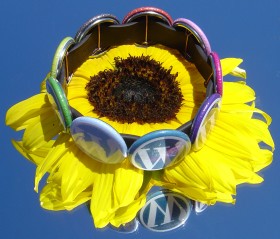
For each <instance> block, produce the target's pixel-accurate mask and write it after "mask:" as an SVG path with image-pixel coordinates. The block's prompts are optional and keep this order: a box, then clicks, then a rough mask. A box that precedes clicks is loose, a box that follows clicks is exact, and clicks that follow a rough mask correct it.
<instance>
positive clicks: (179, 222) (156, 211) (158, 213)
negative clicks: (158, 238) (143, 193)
mask: <svg viewBox="0 0 280 239" xmlns="http://www.w3.org/2000/svg"><path fill="white" fill-rule="evenodd" d="M190 213H191V202H190V200H189V199H188V198H186V197H184V196H182V195H180V194H178V193H174V192H171V191H168V190H161V191H158V192H155V193H153V194H151V195H149V196H148V198H147V202H146V204H145V206H144V207H143V208H141V210H140V213H139V221H140V223H141V225H143V226H144V227H145V228H147V229H149V230H152V231H155V232H166V231H171V230H174V229H176V228H178V227H180V226H183V225H184V224H185V222H186V221H187V219H188V218H189V216H190Z"/></svg>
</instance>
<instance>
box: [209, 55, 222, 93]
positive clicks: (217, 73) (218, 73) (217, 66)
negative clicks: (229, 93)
mask: <svg viewBox="0 0 280 239" xmlns="http://www.w3.org/2000/svg"><path fill="white" fill-rule="evenodd" d="M210 62H211V66H212V69H213V74H214V80H215V83H216V92H217V93H218V94H220V95H221V96H222V95H223V74H222V67H221V62H220V58H219V56H218V54H217V53H216V52H211V53H210Z"/></svg>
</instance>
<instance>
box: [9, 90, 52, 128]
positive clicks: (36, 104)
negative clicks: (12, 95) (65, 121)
mask: <svg viewBox="0 0 280 239" xmlns="http://www.w3.org/2000/svg"><path fill="white" fill-rule="evenodd" d="M46 97H47V96H46V94H38V95H34V96H32V97H30V98H28V99H26V100H24V101H21V102H19V103H17V104H15V105H14V106H12V107H11V108H10V109H9V110H8V111H7V114H6V124H7V125H9V126H10V127H12V128H13V129H15V130H22V129H25V128H26V126H27V125H29V124H30V122H33V121H34V117H37V116H38V115H40V114H41V113H44V112H45V111H48V110H49V107H50V105H46V102H47V99H46Z"/></svg>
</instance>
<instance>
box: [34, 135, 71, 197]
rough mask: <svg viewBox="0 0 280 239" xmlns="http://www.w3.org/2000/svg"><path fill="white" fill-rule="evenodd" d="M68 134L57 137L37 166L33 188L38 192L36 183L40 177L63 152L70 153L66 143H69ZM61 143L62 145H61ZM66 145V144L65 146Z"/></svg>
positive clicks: (50, 168) (37, 183)
mask: <svg viewBox="0 0 280 239" xmlns="http://www.w3.org/2000/svg"><path fill="white" fill-rule="evenodd" d="M70 137H71V136H70V135H69V134H61V135H59V137H58V138H57V140H56V142H55V144H54V146H53V148H52V150H51V151H50V152H49V153H48V155H47V157H46V158H45V160H44V161H42V163H41V164H40V165H39V166H38V167H37V169H36V176H35V187H34V190H35V191H36V192H38V185H39V182H40V180H41V179H42V177H43V176H44V175H45V174H46V173H47V172H48V171H50V170H53V168H52V167H53V166H54V165H55V164H56V163H57V162H58V161H59V160H60V158H61V157H62V156H63V155H64V154H71V152H69V150H68V147H67V144H68V143H69V138H70ZM61 145H63V147H61ZM65 145H66V146H65Z"/></svg>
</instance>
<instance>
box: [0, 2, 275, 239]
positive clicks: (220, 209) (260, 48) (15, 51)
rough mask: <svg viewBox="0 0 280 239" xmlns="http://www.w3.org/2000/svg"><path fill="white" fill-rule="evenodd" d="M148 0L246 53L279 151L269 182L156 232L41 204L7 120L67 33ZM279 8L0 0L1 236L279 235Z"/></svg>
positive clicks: (219, 44) (216, 45)
mask: <svg viewBox="0 0 280 239" xmlns="http://www.w3.org/2000/svg"><path fill="white" fill-rule="evenodd" d="M140 6H155V7H158V8H162V9H164V10H165V11H167V12H168V13H169V14H170V15H171V16H172V18H173V19H176V18H179V17H185V18H188V19H191V20H192V21H194V22H195V23H197V24H198V25H199V26H200V27H201V28H202V29H203V30H204V32H205V33H206V35H207V36H208V39H209V41H210V43H211V46H212V50H214V51H216V52H218V54H219V56H220V57H221V58H224V57H240V58H243V59H244V63H243V64H242V67H243V68H245V69H246V70H247V76H248V78H247V83H248V84H249V85H250V86H252V87H253V88H254V90H255V91H256V93H257V101H256V102H257V105H258V107H260V108H261V109H263V110H264V111H266V112H268V113H269V114H270V115H271V116H272V118H273V123H272V125H271V127H270V130H271V132H272V135H273V137H274V140H275V144H276V151H275V155H274V162H273V163H272V165H271V166H269V167H268V168H266V169H265V170H263V171H261V172H260V174H261V175H262V176H264V178H265V181H264V183H262V184H261V185H258V186H249V185H243V186H241V187H239V188H238V195H237V203H236V205H235V206H231V205H222V204H217V205H215V206H213V207H211V208H208V209H207V210H206V211H205V212H204V213H203V214H201V215H199V216H195V215H194V214H192V215H191V217H190V219H189V221H188V223H187V225H186V226H185V227H184V228H183V229H179V230H176V231H174V232H168V233H163V234H155V233H151V232H148V231H147V230H144V229H140V230H139V231H138V232H137V233H136V234H132V235H122V234H119V233H116V232H114V231H111V230H102V231H100V230H99V231H98V230H95V229H94V228H93V225H92V221H91V218H90V216H89V214H88V212H87V209H86V208H85V207H81V208H78V209H76V210H74V211H72V212H59V213H54V212H49V211H45V210H43V209H41V207H40V205H39V201H38V195H37V194H36V193H35V192H34V190H33V185H34V184H33V182H34V173H35V166H34V165H32V164H31V163H29V162H27V160H25V159H24V158H23V157H22V156H21V155H20V154H18V153H17V151H16V150H15V149H14V148H13V147H12V145H11V143H10V140H11V139H12V138H19V134H16V133H15V132H13V130H11V129H10V128H8V127H6V126H5V123H4V119H5V112H6V111H7V109H8V108H9V107H10V106H12V105H13V104H15V103H16V102H19V101H21V100H23V99H25V98H28V97H30V96H32V95H34V94H36V93H37V92H38V91H39V87H40V82H41V80H42V79H43V78H44V77H45V75H46V73H47V72H48V71H49V70H50V66H51V61H52V57H53V54H54V51H55V49H56V47H57V45H58V43H59V42H60V41H61V40H62V39H63V38H64V37H66V36H74V35H75V33H76V31H77V30H78V29H79V27H80V26H81V25H82V24H83V23H84V22H85V21H86V20H87V19H89V18H91V17H93V16H95V15H98V14H100V13H112V14H114V15H116V16H117V17H118V18H119V19H120V20H121V19H122V18H123V17H124V16H125V15H126V13H128V12H129V11H130V10H132V9H134V8H137V7H140ZM279 12H280V1H279V0H270V1H266V2H265V3H264V2H263V1H260V0H257V1H250V0H236V1H232V0H228V1H219V0H212V1H206V0H205V1H202V0H196V1H185V0H174V1H170V0H154V1H152V0H150V1H148V0H143V1H138V0H119V1H113V0H111V1H109V0H102V1H94V0H91V1H89V0H84V1H73V0H69V1H57V0H48V1H35V0H25V1H19V0H16V1H15V0H10V1H1V3H0V32H1V38H0V42H1V49H0V53H1V60H0V61H1V68H0V69H1V82H2V84H3V87H2V94H1V97H0V99H1V107H0V117H1V128H0V129H1V131H0V137H1V140H0V142H1V148H0V188H1V192H0V205H1V206H0V233H1V234H0V235H1V238H7V239H10V238H11V239H13V238H30V239H31V238H32V239H33V238H36V239H38V238H40V239H47V238H67V239H76V238H84V239H89V238H116V239H117V238H135V239H136V238H145V239H148V238H154V237H155V236H160V237H161V238H162V239H165V238H192V239H196V238H207V239H212V238H215V239H220V238H221V239H222V238H227V239H233V238H234V239H236V238H254V239H257V238H264V237H267V238H270V239H276V238H279V236H280V232H279V226H280V224H279V215H280V206H279V198H280V187H279V184H280V173H279V172H280V163H279V160H278V159H279V151H278V150H277V146H278V144H279V143H280V136H279V125H280V124H279V122H280V113H279V106H278V104H279V102H280V97H279V88H280V63H279V57H278V55H279V53H280V14H279Z"/></svg>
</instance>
